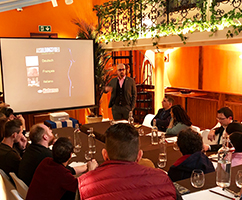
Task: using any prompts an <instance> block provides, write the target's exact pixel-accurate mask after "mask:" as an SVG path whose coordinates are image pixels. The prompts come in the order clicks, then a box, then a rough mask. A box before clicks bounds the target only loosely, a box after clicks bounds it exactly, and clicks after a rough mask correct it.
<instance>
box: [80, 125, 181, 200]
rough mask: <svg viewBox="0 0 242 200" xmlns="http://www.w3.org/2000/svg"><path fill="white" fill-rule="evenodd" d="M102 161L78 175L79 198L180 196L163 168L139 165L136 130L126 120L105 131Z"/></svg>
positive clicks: (170, 199)
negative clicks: (94, 167) (100, 163)
mask: <svg viewBox="0 0 242 200" xmlns="http://www.w3.org/2000/svg"><path fill="white" fill-rule="evenodd" d="M105 144H106V148H105V149H103V150H102V155H103V158H104V160H105V162H104V163H103V164H102V165H100V166H99V167H97V168H96V169H95V170H93V171H91V172H88V173H86V174H84V175H82V176H81V177H79V178H78V182H79V192H80V197H81V199H82V200H85V199H92V200H102V199H103V200H104V199H105V200H106V199H147V200H148V199H149V200H150V199H162V200H175V199H180V198H181V197H180V195H177V194H176V190H175V187H174V185H173V183H172V182H171V180H170V178H169V177H168V176H167V174H166V173H165V172H163V171H162V170H160V169H154V168H149V167H145V166H142V165H139V164H138V163H137V162H138V161H139V160H140V159H141V158H142V155H143V152H142V150H140V149H139V146H140V145H139V134H138V132H137V130H136V129H135V128H134V127H133V126H130V125H129V124H124V123H120V124H116V125H113V126H111V127H110V128H109V129H108V130H107V131H106V142H105Z"/></svg>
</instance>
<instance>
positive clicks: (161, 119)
mask: <svg viewBox="0 0 242 200" xmlns="http://www.w3.org/2000/svg"><path fill="white" fill-rule="evenodd" d="M170 111H171V109H168V110H165V109H164V108H161V109H159V110H158V113H157V114H156V116H155V117H154V119H156V126H157V128H158V130H159V131H164V132H165V131H166V129H167V127H168V126H169V123H170V120H171V113H170ZM162 112H165V113H164V114H163V115H162ZM154 119H152V121H151V125H152V126H153V120H154Z"/></svg>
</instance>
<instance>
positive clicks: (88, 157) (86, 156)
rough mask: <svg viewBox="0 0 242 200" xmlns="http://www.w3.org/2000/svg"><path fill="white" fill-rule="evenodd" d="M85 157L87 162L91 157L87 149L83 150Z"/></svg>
mask: <svg viewBox="0 0 242 200" xmlns="http://www.w3.org/2000/svg"><path fill="white" fill-rule="evenodd" d="M85 159H86V161H87V162H88V161H90V160H91V159H92V153H91V152H90V151H89V150H87V151H85Z"/></svg>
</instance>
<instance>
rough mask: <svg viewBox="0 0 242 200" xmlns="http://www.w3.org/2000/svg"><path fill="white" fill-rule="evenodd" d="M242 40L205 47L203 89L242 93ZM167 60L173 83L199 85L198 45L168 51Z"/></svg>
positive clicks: (184, 85) (188, 85)
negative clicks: (237, 42)
mask: <svg viewBox="0 0 242 200" xmlns="http://www.w3.org/2000/svg"><path fill="white" fill-rule="evenodd" d="M240 55H242V44H226V45H212V46H204V47H203V90H208V91H216V92H226V93H235V94H241V93H242V87H241V85H242V79H241V76H242V56H241V58H240ZM169 59H170V60H169V62H168V63H166V68H167V75H168V78H169V81H170V84H171V87H181V88H191V89H198V68H199V63H198V61H199V47H182V48H177V49H174V50H173V52H171V53H169Z"/></svg>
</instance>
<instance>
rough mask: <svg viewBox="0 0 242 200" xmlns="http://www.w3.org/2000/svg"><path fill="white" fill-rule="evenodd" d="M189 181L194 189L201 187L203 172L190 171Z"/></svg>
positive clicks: (198, 170) (203, 178) (203, 177)
mask: <svg viewBox="0 0 242 200" xmlns="http://www.w3.org/2000/svg"><path fill="white" fill-rule="evenodd" d="M190 180H191V184H192V186H193V187H195V188H201V187H203V185H204V183H205V176H204V173H203V171H202V170H200V169H194V170H193V171H192V175H191V179H190Z"/></svg>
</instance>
